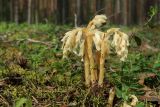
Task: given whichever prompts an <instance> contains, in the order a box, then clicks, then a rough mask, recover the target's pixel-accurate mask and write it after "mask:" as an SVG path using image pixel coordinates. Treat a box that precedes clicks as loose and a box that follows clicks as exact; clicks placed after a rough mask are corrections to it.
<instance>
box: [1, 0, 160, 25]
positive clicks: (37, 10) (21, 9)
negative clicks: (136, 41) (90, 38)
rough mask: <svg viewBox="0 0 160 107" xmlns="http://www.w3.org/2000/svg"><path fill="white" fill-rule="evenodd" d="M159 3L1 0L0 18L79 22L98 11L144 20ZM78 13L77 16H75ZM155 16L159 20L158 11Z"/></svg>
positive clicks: (126, 20)
mask: <svg viewBox="0 0 160 107" xmlns="http://www.w3.org/2000/svg"><path fill="white" fill-rule="evenodd" d="M151 6H153V7H157V8H159V7H160V1H159V0H83V1H82V0H0V21H8V22H15V23H23V22H28V23H38V22H42V23H47V22H52V23H55V24H74V20H75V18H76V19H77V21H78V24H84V23H86V22H88V21H89V20H90V19H91V18H92V17H93V16H94V15H95V14H100V13H103V14H106V15H107V16H108V18H109V20H110V21H111V22H113V23H116V24H123V25H132V24H143V23H144V22H145V21H146V20H147V17H149V14H148V12H149V9H150V7H151ZM75 15H76V16H75ZM155 20H156V21H158V20H160V14H156V16H155Z"/></svg>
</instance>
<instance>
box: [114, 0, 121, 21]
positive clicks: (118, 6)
mask: <svg viewBox="0 0 160 107" xmlns="http://www.w3.org/2000/svg"><path fill="white" fill-rule="evenodd" d="M120 9H121V4H120V0H116V1H115V22H116V23H117V24H119V23H120V14H121V10H120Z"/></svg>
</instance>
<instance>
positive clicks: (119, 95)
mask: <svg viewBox="0 0 160 107" xmlns="http://www.w3.org/2000/svg"><path fill="white" fill-rule="evenodd" d="M116 96H117V97H118V98H122V91H121V90H120V89H118V88H117V87H116Z"/></svg>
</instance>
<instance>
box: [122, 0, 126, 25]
mask: <svg viewBox="0 0 160 107" xmlns="http://www.w3.org/2000/svg"><path fill="white" fill-rule="evenodd" d="M122 22H123V25H127V0H122Z"/></svg>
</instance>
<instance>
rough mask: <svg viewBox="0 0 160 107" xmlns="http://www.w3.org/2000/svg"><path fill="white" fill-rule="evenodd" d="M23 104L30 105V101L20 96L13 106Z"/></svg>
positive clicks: (27, 106) (18, 106)
mask: <svg viewBox="0 0 160 107" xmlns="http://www.w3.org/2000/svg"><path fill="white" fill-rule="evenodd" d="M23 104H26V107H32V101H31V100H28V99H26V98H20V99H18V101H17V102H16V104H15V107H22V106H23Z"/></svg>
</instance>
